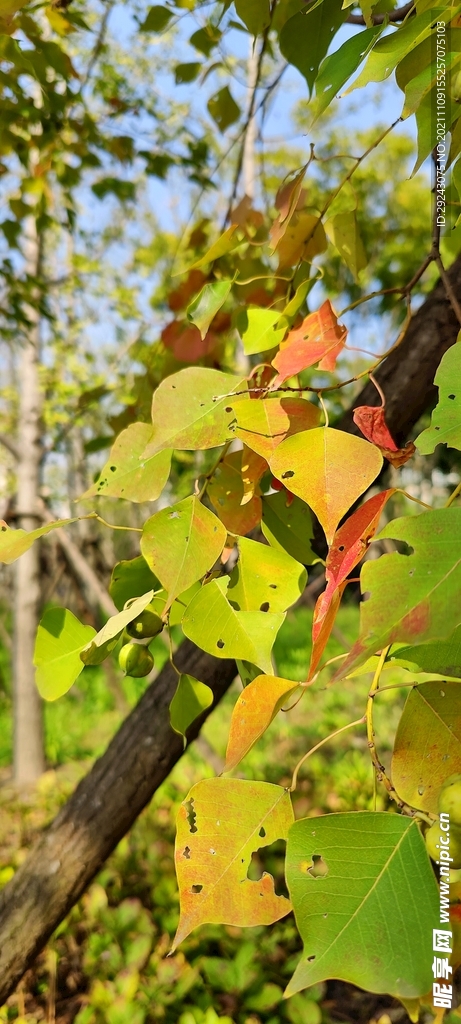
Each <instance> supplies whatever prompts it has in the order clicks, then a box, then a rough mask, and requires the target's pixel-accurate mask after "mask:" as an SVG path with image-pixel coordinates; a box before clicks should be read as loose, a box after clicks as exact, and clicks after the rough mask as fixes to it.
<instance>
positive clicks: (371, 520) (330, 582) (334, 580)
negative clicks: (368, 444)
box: [308, 487, 395, 679]
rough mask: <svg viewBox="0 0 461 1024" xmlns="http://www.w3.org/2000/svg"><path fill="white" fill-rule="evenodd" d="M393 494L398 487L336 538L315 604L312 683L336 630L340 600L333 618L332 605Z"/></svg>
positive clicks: (366, 508)
mask: <svg viewBox="0 0 461 1024" xmlns="http://www.w3.org/2000/svg"><path fill="white" fill-rule="evenodd" d="M392 494H395V487H391V488H389V490H387V491H382V492H381V494H375V495H373V497H372V498H369V500H368V501H366V502H365V503H364V504H363V505H361V507H360V508H358V509H357V511H356V512H354V513H353V515H351V516H349V519H347V520H346V522H345V523H344V524H343V526H340V528H339V530H337V531H336V533H335V535H334V537H333V542H332V545H331V547H330V550H329V552H328V557H327V561H326V566H325V579H326V584H327V585H326V588H325V590H324V591H323V594H320V597H319V598H318V600H317V602H316V605H315V608H314V616H313V619H312V653H311V663H310V667H309V676H308V678H309V679H311V678H312V676H313V675H314V673H315V671H316V670H317V666H318V664H319V661H320V658H321V656H322V653H323V651H324V649H325V645H326V643H327V640H328V637H329V635H330V633H331V630H332V627H333V623H334V620H335V614H336V611H337V610H338V608H339V600H336V602H335V614H333V615H332V614H331V602H332V600H333V598H334V596H335V595H336V594H337V592H338V587H341V585H342V584H343V583H344V581H345V580H346V578H347V577H348V575H349V573H350V572H352V569H354V568H355V566H356V565H358V563H359V562H360V561H361V559H362V558H363V556H364V554H365V551H366V550H367V548H368V545H369V544H370V541H371V538H372V537H373V536H374V534H375V533H376V530H377V528H378V523H379V520H380V516H381V512H382V510H383V508H384V506H385V504H386V502H387V501H388V500H389V498H390V497H391V495H392Z"/></svg>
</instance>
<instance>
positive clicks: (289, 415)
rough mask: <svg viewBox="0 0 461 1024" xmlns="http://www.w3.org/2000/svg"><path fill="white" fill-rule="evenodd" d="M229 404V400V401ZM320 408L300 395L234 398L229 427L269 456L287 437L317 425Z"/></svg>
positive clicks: (251, 445) (256, 450)
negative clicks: (244, 399) (241, 399)
mask: <svg viewBox="0 0 461 1024" xmlns="http://www.w3.org/2000/svg"><path fill="white" fill-rule="evenodd" d="M229 405H231V401H229ZM321 415H322V414H321V410H320V409H319V408H318V406H316V405H313V404H312V402H307V401H305V399H304V398H289V397H286V396H285V395H284V396H283V397H281V396H279V395H277V396H274V397H272V398H260V399H258V400H256V401H250V402H241V401H240V402H236V404H235V425H234V424H233V423H231V424H230V429H231V430H232V432H233V433H234V434H235V436H236V437H239V438H240V439H241V440H242V441H244V442H245V444H246V445H248V447H249V448H252V449H253V451H255V452H257V453H258V454H259V455H262V456H263V458H265V459H269V458H270V457H271V455H272V454H273V452H274V451H275V449H276V448H277V447H278V445H279V444H281V442H282V441H284V440H285V438H287V437H291V436H292V434H299V432H300V431H301V430H310V429H311V428H312V427H317V426H318V425H319V422H320V418H321Z"/></svg>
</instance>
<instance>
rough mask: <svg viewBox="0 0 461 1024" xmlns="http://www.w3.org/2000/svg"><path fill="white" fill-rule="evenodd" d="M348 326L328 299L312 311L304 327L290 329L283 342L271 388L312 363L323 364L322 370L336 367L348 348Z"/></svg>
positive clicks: (273, 388) (321, 365) (276, 358)
mask: <svg viewBox="0 0 461 1024" xmlns="http://www.w3.org/2000/svg"><path fill="white" fill-rule="evenodd" d="M346 337H347V328H346V327H343V325H342V324H338V318H337V316H336V313H335V312H334V309H333V307H332V305H331V303H330V300H329V299H327V300H326V302H324V303H323V306H321V307H320V309H318V310H317V312H315V313H309V316H306V318H305V320H303V322H302V324H301V326H300V327H296V328H295V329H294V330H293V331H290V333H289V334H288V336H287V338H286V340H285V341H284V342H282V344H281V346H280V349H279V351H278V352H277V355H276V356H275V359H273V361H272V365H273V366H275V368H276V370H278V371H279V372H278V375H277V377H275V378H274V380H273V381H272V384H271V390H272V391H273V390H275V389H276V388H279V387H280V385H281V384H283V382H284V381H285V380H288V378H289V377H293V376H294V375H295V374H296V373H300V371H301V370H306V369H307V367H308V366H313V365H314V364H315V363H318V364H319V370H334V368H335V365H336V360H337V358H338V356H339V354H340V352H341V351H342V349H343V348H344V345H345V342H346Z"/></svg>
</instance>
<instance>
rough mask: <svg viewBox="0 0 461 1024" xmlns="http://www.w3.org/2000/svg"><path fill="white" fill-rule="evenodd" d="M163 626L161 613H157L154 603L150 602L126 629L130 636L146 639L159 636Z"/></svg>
mask: <svg viewBox="0 0 461 1024" xmlns="http://www.w3.org/2000/svg"><path fill="white" fill-rule="evenodd" d="M163 626H164V623H163V622H162V620H161V618H160V615H157V612H156V611H154V609H153V607H152V605H151V604H148V605H147V608H145V609H144V611H143V612H141V614H140V615H138V617H137V618H136V619H133V621H132V622H129V623H128V625H127V627H126V631H127V633H128V635H129V636H132V637H134V638H135V639H136V640H146V639H147V638H148V637H151V636H157V634H158V633H161V632H162V629H163Z"/></svg>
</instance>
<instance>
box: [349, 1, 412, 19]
mask: <svg viewBox="0 0 461 1024" xmlns="http://www.w3.org/2000/svg"><path fill="white" fill-rule="evenodd" d="M414 11H415V5H414V2H413V0H411V3H409V4H405V6H404V7H398V8H397V10H396V11H388V12H387V14H372V16H371V23H372V25H382V24H383V23H384V22H385V21H389V22H390V23H391V24H394V25H395V23H396V22H399V21H404V20H405V18H406V17H407V15H408V14H412V13H413V12H414ZM346 24H347V25H366V24H367V22H366V21H365V18H364V17H363V14H350V15H349V17H348V18H346Z"/></svg>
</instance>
